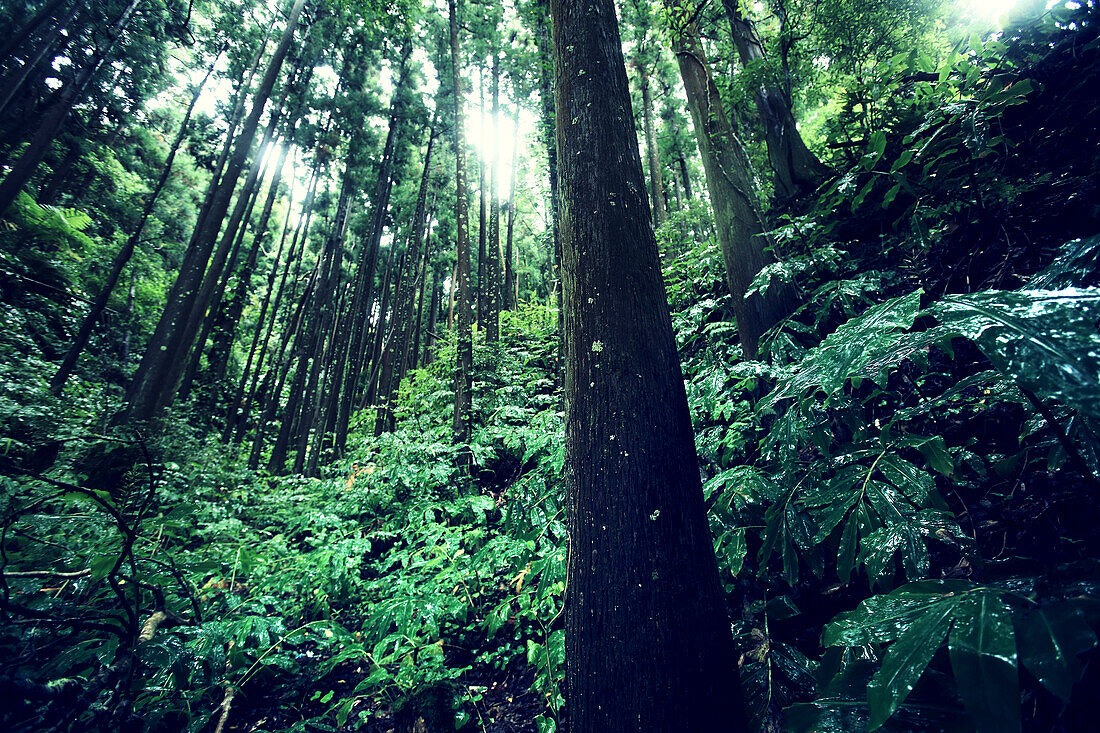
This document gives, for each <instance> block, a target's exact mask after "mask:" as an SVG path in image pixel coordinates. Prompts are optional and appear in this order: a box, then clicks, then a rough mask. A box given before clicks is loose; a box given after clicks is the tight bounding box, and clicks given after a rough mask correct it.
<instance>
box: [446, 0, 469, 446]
mask: <svg viewBox="0 0 1100 733" xmlns="http://www.w3.org/2000/svg"><path fill="white" fill-rule="evenodd" d="M447 8H448V11H449V13H450V36H451V39H450V40H451V84H452V89H453V90H454V105H455V109H454V112H455V121H454V126H455V230H456V234H455V241H456V244H455V249H456V251H457V253H458V262H457V263H455V276H456V279H457V283H456V285H457V289H458V297H457V303H456V305H455V308H456V309H457V310H458V318H457V326H456V327H457V329H458V354H457V358H456V359H455V409H454V419H453V421H452V432H453V433H454V440H455V442H456V443H465V442H466V441H467V439H468V438H469V436H470V432H469V430H470V411H471V407H472V402H471V397H472V392H473V388H474V384H473V366H474V343H473V337H472V334H471V332H470V241H469V239H467V236H466V227H467V221H466V219H467V211H466V131H465V130H464V129H463V125H464V124H465V121H464V119H463V109H462V108H463V104H462V75H461V73H462V54H461V52H460V49H459V45H458V11H457V9H456V8H455V0H447Z"/></svg>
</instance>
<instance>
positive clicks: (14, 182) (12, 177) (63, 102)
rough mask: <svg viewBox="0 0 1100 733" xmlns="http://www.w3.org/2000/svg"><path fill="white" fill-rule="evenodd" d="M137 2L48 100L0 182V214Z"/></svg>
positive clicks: (35, 165) (28, 175)
mask: <svg viewBox="0 0 1100 733" xmlns="http://www.w3.org/2000/svg"><path fill="white" fill-rule="evenodd" d="M140 2H141V0H130V3H129V4H128V5H126V7H125V8H123V10H122V12H121V13H120V14H119V16H118V18H116V19H115V21H114V23H112V24H111V26H110V28H108V29H107V40H106V43H105V44H104V45H103V46H102V47H98V46H97V47H96V49H95V51H94V52H93V53H92V57H91V58H90V59H89V60H88V63H87V64H85V65H84V67H83V68H82V69H81V70H80V71H79V72H78V73H77V75H76V77H74V78H73V80H72V81H70V82H69V83H68V84H66V85H65V86H64V87H62V88H61V91H60V92H58V94H57V96H56V97H55V98H54V100H53V102H51V103H50V106H49V108H48V109H47V110H46V113H45V114H44V115H43V117H42V119H41V120H40V121H39V123H38V129H37V130H36V131H35V134H34V137H32V138H31V141H30V143H29V144H28V145H27V148H26V150H24V151H23V154H22V155H21V156H20V157H19V160H18V161H16V162H15V164H14V165H13V166H12V169H11V171H9V173H8V175H7V176H5V177H4V180H3V182H0V216H3V215H4V214H6V213H7V211H8V209H9V208H10V207H11V205H12V203H13V202H14V201H15V199H16V197H17V196H18V195H19V193H20V192H21V191H22V190H23V187H24V186H25V185H26V184H27V181H29V180H30V178H31V176H32V175H34V172H35V170H36V169H37V168H38V164H39V163H41V162H42V158H43V157H45V155H46V151H47V150H49V147H50V143H52V142H53V140H54V138H55V137H57V133H58V131H59V130H60V129H61V126H62V125H63V124H64V123H65V119H66V118H67V117H68V116H69V113H70V112H72V109H73V106H74V105H75V104H76V103H77V101H79V100H80V98H81V97H82V95H83V94H84V90H85V89H87V87H88V84H89V83H90V82H91V80H92V77H93V76H95V73H96V71H98V70H99V68H100V67H101V66H102V65H103V62H104V61H105V60H106V59H107V56H108V54H109V53H110V52H111V49H113V48H114V46H115V43H117V42H118V39H119V37H120V36H121V35H122V33H123V32H124V31H125V30H126V26H127V25H129V23H130V18H131V17H133V14H134V10H135V8H137V6H138V4H139V3H140Z"/></svg>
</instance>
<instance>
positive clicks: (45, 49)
mask: <svg viewBox="0 0 1100 733" xmlns="http://www.w3.org/2000/svg"><path fill="white" fill-rule="evenodd" d="M81 8H82V4H81V3H75V4H74V5H73V7H72V8H70V9H69V12H68V13H67V14H66V15H65V17H64V18H62V19H61V20H60V21H59V22H58V24H57V26H56V27H55V28H54V30H53V32H51V33H50V35H49V36H48V37H47V38H44V39H42V40H41V41H40V42H39V44H38V49H37V50H36V51H35V52H34V55H33V56H31V57H30V58H29V59H28V60H27V61H26V63H24V64H23V65H22V66H21V67H20V68H19V71H18V73H15V74H13V75H12V78H11V79H10V80H8V83H7V86H5V88H4V91H3V93H2V94H0V118H2V117H3V115H4V114H5V113H6V112H7V111H8V105H9V104H11V102H12V100H13V99H15V95H16V94H18V93H19V91H20V90H21V89H22V88H23V85H24V84H26V83H27V79H29V78H30V77H31V74H33V73H34V70H35V69H37V68H38V65H39V64H41V63H42V61H43V59H45V58H47V56H49V54H51V53H52V54H53V56H49V58H56V57H57V56H58V55H60V53H61V51H62V50H64V48H65V47H66V46H68V45H69V42H70V41H71V40H72V34H71V33H70V34H67V35H65V36H63V37H61V38H60V39H59V38H58V31H60V30H61V29H62V28H66V27H68V26H69V25H70V24H71V23H72V22H73V20H74V19H75V18H76V16H77V15H78V14H79V13H80V10H81Z"/></svg>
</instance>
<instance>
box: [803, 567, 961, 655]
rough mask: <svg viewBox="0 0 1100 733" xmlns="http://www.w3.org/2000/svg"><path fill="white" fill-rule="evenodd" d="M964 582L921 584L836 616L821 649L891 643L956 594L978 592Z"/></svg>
mask: <svg viewBox="0 0 1100 733" xmlns="http://www.w3.org/2000/svg"><path fill="white" fill-rule="evenodd" d="M979 587H980V586H977V585H975V584H973V583H971V582H969V581H966V580H921V581H917V582H915V583H906V584H905V585H903V586H901V587H899V588H896V589H895V590H893V591H891V592H890V593H887V594H885V595H878V596H872V597H871V598H868V599H867V600H865V601H863V602H862V603H860V604H859V606H857V607H856V608H855V610H852V611H848V612H846V613H842V614H839V615H838V616H837V617H836V618H834V619H833V620H832V621H830V622H829V623H828V624H827V625H826V626H825V630H824V632H823V633H822V635H821V644H822V646H826V647H830V646H865V645H867V644H874V643H880V644H881V643H885V642H890V641H894V640H895V639H897V638H898V637H899V636H901V635H902V634H903V633H905V631H906V629H908V628H909V627H910V626H911V625H912V624H913V623H914V622H915V621H916V620H917V619H918V618H920V617H922V616H924V615H926V614H928V613H931V612H933V611H934V610H935V609H937V608H939V607H941V606H942V605H944V604H948V605H951V604H954V603H955V602H956V600H957V597H958V596H959V595H960V594H963V593H966V592H968V591H972V590H975V589H977V588H979Z"/></svg>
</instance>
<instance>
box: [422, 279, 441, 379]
mask: <svg viewBox="0 0 1100 733" xmlns="http://www.w3.org/2000/svg"><path fill="white" fill-rule="evenodd" d="M442 288H443V274H442V273H441V272H440V271H439V269H438V268H436V269H435V275H434V276H433V277H432V297H431V300H430V301H429V305H428V308H429V311H428V326H427V330H426V331H425V333H424V356H423V357H422V359H421V362H420V363H421V364H423V365H424V366H428V365H429V364H431V363H432V347H433V346H435V338H436V336H435V330H436V328H438V325H437V324H438V322H439V312H440V311H441V310H442V309H443V291H442Z"/></svg>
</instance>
